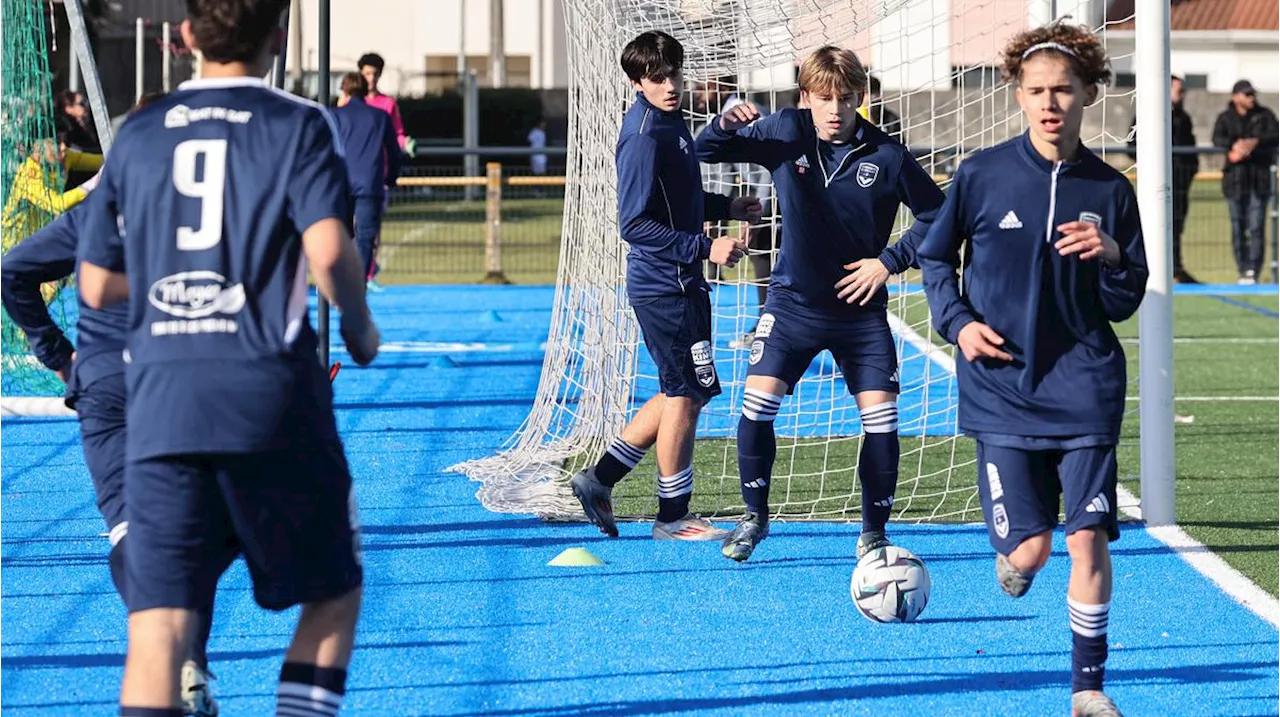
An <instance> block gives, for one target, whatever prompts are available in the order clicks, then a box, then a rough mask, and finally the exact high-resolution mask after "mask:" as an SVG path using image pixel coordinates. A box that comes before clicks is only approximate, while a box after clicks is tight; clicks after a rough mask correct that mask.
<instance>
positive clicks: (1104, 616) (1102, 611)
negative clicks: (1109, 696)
mask: <svg viewBox="0 0 1280 717" xmlns="http://www.w3.org/2000/svg"><path fill="white" fill-rule="evenodd" d="M1110 609H1111V603H1104V604H1102V605H1089V604H1086V603H1080V602H1076V601H1075V600H1072V599H1071V598H1067V610H1068V612H1070V614H1071V691H1072V692H1082V691H1086V690H1097V691H1099V692H1101V691H1102V678H1103V674H1104V673H1105V672H1106V664H1107V620H1108V613H1109V612H1110Z"/></svg>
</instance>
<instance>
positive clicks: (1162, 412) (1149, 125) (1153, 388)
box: [1134, 2, 1176, 525]
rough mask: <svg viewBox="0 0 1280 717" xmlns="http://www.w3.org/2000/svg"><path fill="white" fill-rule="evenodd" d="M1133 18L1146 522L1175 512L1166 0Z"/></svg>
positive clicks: (1140, 7)
mask: <svg viewBox="0 0 1280 717" xmlns="http://www.w3.org/2000/svg"><path fill="white" fill-rule="evenodd" d="M1136 13H1137V17H1136V18H1135V19H1134V20H1135V22H1134V69H1135V74H1137V84H1138V86H1139V87H1141V88H1142V91H1141V92H1139V93H1138V96H1137V115H1136V117H1137V122H1138V124H1139V125H1141V126H1142V134H1143V137H1148V138H1157V139H1158V140H1159V141H1158V142H1152V141H1149V140H1148V141H1145V142H1139V143H1138V165H1139V166H1140V167H1142V171H1141V172H1139V173H1138V188H1137V193H1138V212H1139V213H1140V214H1141V216H1142V233H1143V237H1144V239H1145V241H1146V249H1147V264H1148V267H1149V268H1150V271H1151V278H1150V279H1149V280H1148V282H1147V295H1146V297H1145V298H1144V299H1143V302H1142V306H1141V307H1140V308H1139V312H1140V313H1139V317H1138V321H1139V327H1140V328H1139V332H1140V333H1141V335H1142V342H1141V344H1140V345H1139V346H1138V366H1139V369H1138V370H1139V374H1138V381H1139V383H1140V384H1141V386H1142V390H1141V392H1140V393H1139V409H1138V410H1139V416H1140V419H1139V420H1140V421H1141V428H1140V430H1141V436H1142V448H1141V466H1142V480H1141V486H1142V488H1141V490H1142V517H1143V520H1145V521H1146V523H1147V524H1148V525H1171V524H1173V523H1174V522H1175V519H1174V479H1175V477H1176V462H1175V460H1174V446H1173V419H1174V413H1173V262H1172V257H1173V238H1172V235H1171V234H1170V232H1169V228H1170V226H1171V225H1172V211H1173V205H1172V202H1171V197H1172V194H1171V183H1170V179H1171V177H1172V171H1173V169H1172V157H1171V149H1170V148H1171V147H1172V145H1173V134H1172V133H1173V127H1172V120H1171V117H1170V113H1169V91H1170V89H1169V77H1170V70H1169V13H1170V10H1169V3H1165V2H1140V3H1137V8H1136Z"/></svg>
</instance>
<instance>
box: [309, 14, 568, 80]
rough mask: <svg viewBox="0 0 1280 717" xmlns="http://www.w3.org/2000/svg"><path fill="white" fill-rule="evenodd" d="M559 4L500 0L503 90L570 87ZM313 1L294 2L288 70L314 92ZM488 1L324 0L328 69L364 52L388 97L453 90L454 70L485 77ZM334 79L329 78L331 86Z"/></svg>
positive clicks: (341, 67)
mask: <svg viewBox="0 0 1280 717" xmlns="http://www.w3.org/2000/svg"><path fill="white" fill-rule="evenodd" d="M564 1H565V0H504V3H503V23H502V26H503V46H504V50H505V54H506V82H505V86H507V87H532V88H537V89H545V88H551V87H565V86H567V85H568V84H569V77H568V71H569V70H568V52H567V50H566V47H565V36H564ZM319 5H320V3H319V0H293V5H292V11H291V15H290V30H289V45H290V47H289V52H288V55H289V62H288V64H289V72H290V75H291V76H292V77H294V79H295V80H297V79H300V78H301V79H303V80H304V83H305V84H304V91H306V93H307V94H313V93H314V89H312V88H313V86H314V77H315V72H316V69H317V62H318V57H317V46H318V39H319V21H318V13H319ZM490 7H491V3H490V0H358V1H357V0H343V1H342V2H331V9H330V25H331V27H332V32H331V33H330V35H331V37H330V45H329V48H330V49H329V65H330V68H331V70H332V72H333V73H335V74H336V75H338V76H340V75H341V73H343V72H347V71H348V70H351V69H354V68H355V62H356V60H357V59H358V58H359V57H360V56H361V55H363V54H364V53H366V52H377V53H378V54H380V55H382V57H383V59H384V60H386V63H387V65H386V69H385V70H384V71H383V74H382V80H381V82H380V84H379V87H380V88H381V89H382V91H384V92H386V93H388V94H393V95H421V94H425V93H438V92H441V91H444V90H449V89H453V88H454V87H455V86H456V85H457V82H458V74H459V65H460V64H461V65H462V66H464V67H465V68H466V69H467V70H475V71H476V74H477V78H478V80H479V83H480V85H481V86H482V87H483V86H487V85H489V84H491V83H490V80H489V69H490V66H489V41H490V35H491V33H490V29H491V27H490V22H489V20H490ZM332 81H333V80H332V79H331V82H332Z"/></svg>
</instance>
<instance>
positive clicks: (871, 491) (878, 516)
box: [858, 401, 901, 532]
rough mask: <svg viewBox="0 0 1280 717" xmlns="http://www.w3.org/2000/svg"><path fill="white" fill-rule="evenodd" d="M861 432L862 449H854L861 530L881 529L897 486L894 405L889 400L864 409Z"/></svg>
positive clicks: (897, 450) (896, 409) (895, 406)
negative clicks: (858, 481)
mask: <svg viewBox="0 0 1280 717" xmlns="http://www.w3.org/2000/svg"><path fill="white" fill-rule="evenodd" d="M862 431H863V436H862V449H861V450H859V451H858V478H859V480H860V482H861V483H862V530H863V532H868V531H871V532H884V527H885V525H886V524H887V523H888V522H889V514H890V513H891V512H893V494H894V492H896V491H897V489H898V458H899V457H900V453H901V446H900V445H899V444H898V404H897V403H894V402H892V401H890V402H889V403H881V404H877V405H875V406H871V407H870V408H867V409H864V410H863V411H862Z"/></svg>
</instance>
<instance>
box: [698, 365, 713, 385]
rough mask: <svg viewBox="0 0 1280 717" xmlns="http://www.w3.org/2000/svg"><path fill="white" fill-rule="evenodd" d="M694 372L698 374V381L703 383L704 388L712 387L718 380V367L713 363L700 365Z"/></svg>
mask: <svg viewBox="0 0 1280 717" xmlns="http://www.w3.org/2000/svg"><path fill="white" fill-rule="evenodd" d="M693 372H694V373H695V374H696V375H697V376H698V383H700V384H702V387H703V388H711V386H712V384H714V383H715V382H716V367H715V366H712V365H711V364H707V365H706V366H698V367H697V368H695V369H694V370H693Z"/></svg>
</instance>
